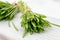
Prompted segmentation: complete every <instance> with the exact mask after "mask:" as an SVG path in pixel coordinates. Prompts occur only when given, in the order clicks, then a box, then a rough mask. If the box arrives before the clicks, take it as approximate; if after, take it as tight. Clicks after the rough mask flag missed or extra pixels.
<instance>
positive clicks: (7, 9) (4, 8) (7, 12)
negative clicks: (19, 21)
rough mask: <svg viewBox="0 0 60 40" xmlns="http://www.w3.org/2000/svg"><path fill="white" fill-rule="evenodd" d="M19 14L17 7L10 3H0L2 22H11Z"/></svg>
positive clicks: (0, 18)
mask: <svg viewBox="0 0 60 40" xmlns="http://www.w3.org/2000/svg"><path fill="white" fill-rule="evenodd" d="M17 12H18V7H17V5H12V4H10V3H8V2H2V1H0V21H1V20H11V19H13V17H14V16H15V14H16V13H17Z"/></svg>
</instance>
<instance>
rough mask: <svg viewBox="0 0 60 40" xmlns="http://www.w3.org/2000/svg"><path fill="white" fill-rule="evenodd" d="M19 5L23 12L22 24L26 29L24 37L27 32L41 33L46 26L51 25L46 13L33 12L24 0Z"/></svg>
mask: <svg viewBox="0 0 60 40" xmlns="http://www.w3.org/2000/svg"><path fill="white" fill-rule="evenodd" d="M19 5H20V11H21V12H22V13H23V14H22V22H21V26H22V27H23V28H24V29H25V30H24V35H23V37H24V36H25V35H26V33H27V32H30V34H33V33H40V32H43V31H44V27H50V26H51V25H50V22H48V21H47V20H45V19H44V18H46V16H45V15H42V14H38V13H35V12H32V11H31V9H30V8H29V7H28V6H27V5H25V4H24V3H23V2H22V1H20V2H19Z"/></svg>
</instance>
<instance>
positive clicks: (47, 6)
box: [0, 0, 60, 40]
mask: <svg viewBox="0 0 60 40" xmlns="http://www.w3.org/2000/svg"><path fill="white" fill-rule="evenodd" d="M2 1H3V0H2ZM4 1H8V2H10V3H13V2H15V1H18V0H4ZM23 1H24V2H25V3H27V5H28V6H29V7H30V8H31V9H32V10H33V11H34V12H38V13H41V14H45V15H46V16H49V17H48V18H47V19H48V20H49V21H50V22H53V23H58V24H60V2H58V1H54V0H23ZM20 16H21V13H18V14H17V15H16V16H15V18H14V20H12V21H13V22H14V23H15V25H16V26H17V27H18V28H19V31H18V32H17V31H15V30H14V28H13V27H12V26H11V27H10V28H9V27H8V21H1V22H0V34H3V35H6V36H8V37H10V38H12V39H14V40H60V28H58V27H56V26H52V27H51V28H47V29H46V31H45V32H44V33H34V34H33V35H30V34H29V33H28V34H27V35H26V37H25V38H22V35H23V31H24V30H23V28H22V27H21V26H20V22H21V19H20ZM51 17H53V18H51ZM55 18H57V19H55ZM58 18H59V19H58ZM12 21H11V22H12Z"/></svg>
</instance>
